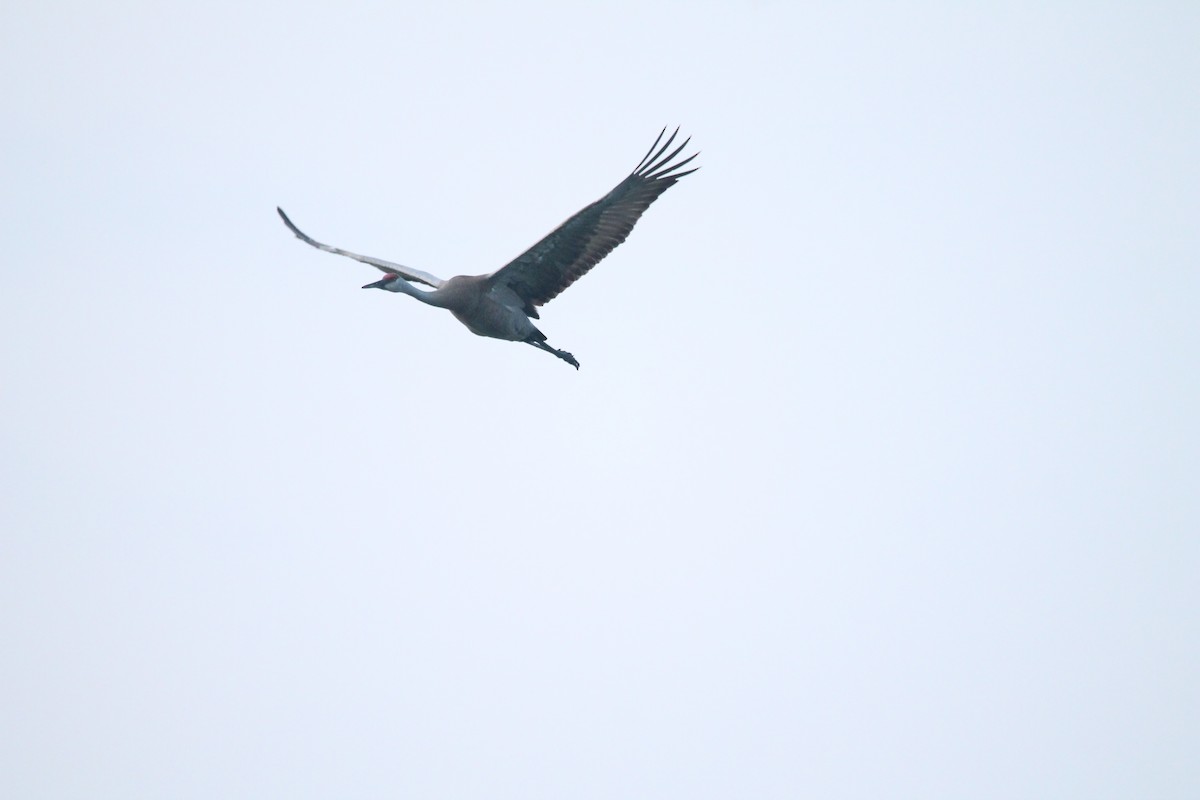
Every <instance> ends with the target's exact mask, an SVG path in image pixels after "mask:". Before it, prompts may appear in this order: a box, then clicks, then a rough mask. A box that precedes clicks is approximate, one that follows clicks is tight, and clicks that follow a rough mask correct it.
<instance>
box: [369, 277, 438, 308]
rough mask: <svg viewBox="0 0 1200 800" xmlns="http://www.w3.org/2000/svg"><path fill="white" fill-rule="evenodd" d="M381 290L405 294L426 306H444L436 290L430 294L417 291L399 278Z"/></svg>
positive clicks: (420, 290) (422, 290) (421, 290)
mask: <svg viewBox="0 0 1200 800" xmlns="http://www.w3.org/2000/svg"><path fill="white" fill-rule="evenodd" d="M383 288H385V289H387V290H388V291H389V292H398V293H400V294H406V295H408V296H409V297H415V298H417V299H418V300H420V301H421V302H422V303H425V304H426V305H431V306H439V307H440V306H443V305H444V303H442V302H441V300H442V298H441V297H440V296H439V295H438V291H437V290H436V289H434V290H433V291H431V292H427V291H425V290H424V289H418V288H417V287H416V286H413V285H412V284H411V283H409V282H408V281H406V280H404V279H403V278H400V277H397V279H396V280H394V281H392V282H391V283H389V284H388V285H387V286H385V287H383Z"/></svg>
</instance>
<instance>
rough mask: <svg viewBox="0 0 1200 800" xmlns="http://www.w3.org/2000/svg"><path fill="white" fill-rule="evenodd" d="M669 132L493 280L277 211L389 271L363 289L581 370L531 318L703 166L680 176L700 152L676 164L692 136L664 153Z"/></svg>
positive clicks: (296, 230) (294, 229) (314, 243)
mask: <svg viewBox="0 0 1200 800" xmlns="http://www.w3.org/2000/svg"><path fill="white" fill-rule="evenodd" d="M666 132H667V129H666V128H663V130H662V132H661V133H659V135H658V138H657V139H655V140H654V144H652V145H651V146H650V150H649V151H647V153H646V156H645V158H643V159H642V160H641V161H640V162H638V165H637V166H636V167H635V168H634V170H633V172H632V173H630V174H629V177H627V178H625V180H623V181H621V182H620V183H618V184H617V185H616V187H615V188H613V190H612V191H611V192H609V193H608V194H606V195H604V197H602V198H600V199H599V200H597V201H596V202H594V203H592V204H591V205H589V206H588V207H586V208H584V209H583V210H582V211H580V212H579V213H577V214H576V215H575V216H573V217H571V218H570V219H568V220H567V221H566V222H564V223H563V224H562V225H559V226H558V227H557V228H555V229H554V230H553V231H552V232H551V233H550V234H549V235H547V236H546V237H545V238H544V239H542V240H541V241H540V242H538V243H537V244H535V245H534V246H533V247H531V248H529V249H528V250H526V251H525V252H524V253H522V254H521V255H519V256H517V257H516V258H515V259H514V260H513V261H512V262H510V263H509V264H507V265H506V266H504V267H501V268H500V269H498V270H496V271H495V272H493V273H491V274H489V275H459V276H457V277H454V278H450V279H449V280H445V281H443V280H442V279H441V278H438V277H435V276H433V275H430V274H429V273H428V272H421V271H420V270H416V269H412V268H410V267H405V266H402V265H400V264H394V263H392V262H391V261H384V260H383V259H380V258H371V257H370V256H361V255H358V254H357V253H351V252H350V251H348V250H341V249H339V248H336V247H330V246H329V245H327V244H321V243H320V242H318V241H316V240H315V239H313V238H311V237H309V236H308V235H307V234H305V233H303V232H302V231H301V230H300V229H299V228H297V227H296V226H295V225H294V224H293V223H292V221H291V220H290V219H288V216H287V214H285V213H283V209H282V208H276V209H275V210H276V211H278V212H279V216H280V217H282V218H283V223H284V224H285V225H287V226H288V228H289V229H290V230H291V231H292V233H294V234H296V236H297V237H298V238H299V239H300V240H301V241H302V242H305V243H307V244H310V245H312V246H313V247H316V248H318V249H320V250H324V251H325V252H327V253H334V254H336V255H339V256H348V257H349V258H353V259H357V260H358V261H361V262H363V263H364V264H370V265H371V266H373V267H376V268H377V269H379V270H381V271H382V272H383V273H384V277H383V278H382V279H380V280H378V281H375V282H374V283H368V284H367V285H366V286H364V287H362V288H364V289H387V290H388V291H389V292H399V293H401V294H407V295H410V296H412V297H415V298H417V299H418V300H420V301H421V302H422V303H427V304H429V305H431V306H437V307H438V308H445V309H448V310H449V311H450V313H451V314H453V315H454V316H455V317H456V318H457V319H458V321H459V322H461V323H462V324H464V325H466V326H467V328H469V329H470V330H471V332H472V333H475V334H478V335H479V336H490V337H492V338H494V339H507V340H509V341H513V342H524V343H525V344H528V345H532V346H534V347H536V348H538V349H539V350H545V351H546V352H547V353H552V354H553V355H556V356H558V357H559V358H561V359H562V360H563V361H566V362H567V363H568V364H570V365H571V366H573V367H575V369H579V362H578V361H576V360H575V357H574V356H573V355H571V354H570V353H568V352H566V351H564V350H558V349H555V348H553V347H551V346H550V345H548V344H546V335H545V334H544V333H542V332H541V331H539V330H538V329H537V328H535V327H534V325H533V323H532V322H530V321H529V320H530V318H533V319H539V316H538V312H537V306H540V305H545V304H546V303H548V302H550V301H551V300H553V299H554V298H555V297H557V296H558V294H559V293H560V292H562V290H563V289H566V288H567V287H568V286H570V285H571V284H572V283H574V282H575V281H577V280H578V279H579V278H581V277H582V276H583V275H584V274H585V273H586V272H587V271H588V270H590V269H591V268H592V267H594V266H596V264H597V263H599V261H600V259H602V258H604V257H605V256H606V255H608V254H609V253H611V252H612V251H613V248H615V247H616V246H617V245H619V244H620V243H621V242H623V241H625V238H626V237H627V236H629V232H630V231H632V230H633V226H634V224H635V223H637V221H638V218H639V217H641V216H642V213H643V212H644V211H645V210H646V209H647V208H649V206H650V204H651V203H653V202H654V201H655V200H657V199H658V196H659V195H661V194H662V193H663V192H665V191H666V190H667V189H669V188H670V187H671V186H673V185H674V184H675V182H676V181H677V180H679V179H680V178H682V177H683V176H684V175H690V174H691V173H693V172H695V171H696V169H698V167H694V168H692V169H689V170H687V171H685V172H679V171H678V170H679V169H680V168H681V167H683V166H685V165H686V164H687V163H688V162H690V161H691V160H692V159H693V158H695V157H696V156H697V155H699V153H696V154H695V155H692V156H689V157H688V158H685V159H684V160H682V161H679V162H676V163H674V164H672V163H671V161H672V159H674V158H675V156H677V155H679V153H680V152H681V151H682V150H683V148H685V147H687V144H688V142H689V141H691V140H690V139H687V140H685V141H684V143H683V144H681V145H679V147H677V148H675V149H674V150H673V151H671V153H670V154H669V155H667V156H663V153H665V152H666V151H667V148H669V147H670V146H671V143H672V142H674V141H675V137H676V136H677V135H678V134H679V129H678V128H676V129H675V132H674V133H672V134H671V136H670V138H668V139H667V141H666V143H665V144H664V145H663V146H662V147H661V148H659V146H658V145H659V142H661V141H662V137H663V135H664V134H666ZM656 148H658V149H657V152H656V150H655V149H656ZM414 283H423V284H425V285H426V286H431V287H433V289H432V291H428V290H425V289H418V288H417V287H416V286H414V285H413V284H414Z"/></svg>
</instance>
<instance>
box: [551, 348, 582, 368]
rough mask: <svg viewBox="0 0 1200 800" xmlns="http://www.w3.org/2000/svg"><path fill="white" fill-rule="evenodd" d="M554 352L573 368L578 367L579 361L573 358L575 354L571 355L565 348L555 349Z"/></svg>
mask: <svg viewBox="0 0 1200 800" xmlns="http://www.w3.org/2000/svg"><path fill="white" fill-rule="evenodd" d="M554 354H555V355H556V356H558V357H559V358H561V359H562V360H563V361H565V362H567V363H568V364H570V365H571V366H572V367H574V368H575V369H579V362H578V361H576V360H575V356H573V355H571V354H570V353H568V352H567V351H566V350H555V351H554Z"/></svg>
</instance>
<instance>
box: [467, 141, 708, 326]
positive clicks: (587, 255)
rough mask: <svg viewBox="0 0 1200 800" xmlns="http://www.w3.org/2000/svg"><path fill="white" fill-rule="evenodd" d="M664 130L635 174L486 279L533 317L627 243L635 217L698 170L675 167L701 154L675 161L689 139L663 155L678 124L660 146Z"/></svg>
mask: <svg viewBox="0 0 1200 800" xmlns="http://www.w3.org/2000/svg"><path fill="white" fill-rule="evenodd" d="M666 132H667V129H666V128H663V129H662V132H661V133H659V135H658V138H657V139H655V140H654V144H652V145H651V146H650V149H649V150H648V151H647V152H646V155H645V157H644V158H643V159H642V160H641V161H639V162H638V165H637V166H636V167H635V168H634V170H633V172H631V173H630V174H629V176H628V177H626V178H625V180H623V181H621V182H620V183H618V184H617V185H616V186H615V187H614V188H613V190H612V191H611V192H609V193H608V194H606V195H605V196H604V197H602V198H600V199H599V200H597V201H596V202H594V203H592V204H591V205H589V206H587V207H586V208H584V209H582V210H581V211H579V212H578V213H577V214H575V215H574V216H573V217H571V218H570V219H568V220H567V221H566V222H564V223H563V224H562V225H559V226H558V227H557V228H555V229H554V230H553V231H551V232H550V233H549V234H548V235H547V236H546V237H545V238H543V239H542V240H541V241H540V242H538V243H537V244H535V245H534V246H533V247H531V248H529V249H528V250H526V251H525V252H524V253H522V254H521V255H519V256H517V257H516V258H515V259H513V261H511V262H510V263H509V264H507V265H505V266H504V267H501V268H500V269H498V270H496V271H495V272H493V273H492V274H491V275H490V276H489V278H490V280H491V281H492V282H493V283H502V284H504V285H506V286H508V287H509V288H511V289H512V290H513V291H515V292H516V293H517V294H518V295H520V296H521V298H522V299H524V300H525V302H526V313H529V314H530V316H534V317H536V315H537V314H536V311H534V309H533V307H534V306H540V305H545V304H546V303H548V302H550V301H551V300H553V299H554V298H555V297H557V296H558V295H559V294H560V293H561V292H562V291H563V290H564V289H566V288H567V287H568V286H570V285H571V284H572V283H574V282H575V281H577V280H579V279H580V278H581V277H583V276H584V275H585V274H587V272H588V271H589V270H590V269H591V268H592V267H594V266H596V264H598V263H600V261H601V259H603V258H604V257H605V256H607V255H608V254H609V253H611V252H612V251H613V250H614V249H615V248H616V247H617V245H619V244H621V242H623V241H625V239H626V238H627V237H628V236H629V234H630V232H631V231H632V230H633V226H634V225H636V224H637V221H638V219H639V218H640V217H641V216H642V214H643V213H645V211H646V209H647V208H649V207H650V204H651V203H653V202H654V201H655V200H657V199H658V197H659V195H661V194H662V193H663V192H665V191H666V190H667V189H670V188H671V187H672V186H674V185H675V182H676V181H678V180H679V179H680V178H682V177H684V176H685V175H691V174H692V173H693V172H695V171H696V170H697V169H699V167H693V168H692V169H689V170H684V171H683V172H680V171H679V170H680V168H682V167H684V166H686V165H687V164H688V163H690V162H691V161H692V159H694V158H695V157H696V156H698V155H700V154H699V153H695V154H693V155H691V156H688V157H687V158H685V159H683V160H682V161H675V162H673V159H674V158H675V157H676V156H678V155H679V154H680V153H681V152H682V151H683V149H684V148H685V147H687V145H688V142H690V141H691V139H690V138H688V139H685V140H684V142H683V144H681V145H679V146H678V147H676V148H675V149H674V150H672V151H671V152H670V154H669V155H665V156H664V155H663V154H664V153H666V152H667V149H668V148H670V146H671V144H672V143H673V142H674V141H675V138H676V136H678V135H679V128H676V129H675V132H674V133H672V134H671V136H670V138H668V139H667V141H666V143H665V144H663V145H662V146H661V147H659V143H660V142H662V138H663V136H664V135H666Z"/></svg>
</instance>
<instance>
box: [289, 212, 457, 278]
mask: <svg viewBox="0 0 1200 800" xmlns="http://www.w3.org/2000/svg"><path fill="white" fill-rule="evenodd" d="M275 210H276V211H278V212H279V218H280V219H282V220H283V224H284V225H287V226H288V230H290V231H291V232H292V233H294V234H296V238H297V239H299V240H300V241H302V242H304V243H305V244H309V245H312V246H313V247H315V248H317V249H318V250H324V251H325V252H326V253H333V254H334V255H337V256H346V257H347V258H353V259H354V260H355V261H361V262H362V263H364V264H370V265H371V266H372V267H375V269H377V270H380V271H381V272H386V273H388V274H395V275H399V276H400V277H401V278H406V279H408V280H410V281H414V282H416V283H423V284H425V285H426V286H432V287H433V288H435V289H436V288H437V287H439V286H441V285H442V284H443V283H445V281H443V280H442V279H441V278H439V277H437V276H436V275H430V274H429V273H428V272H422V271H421V270H419V269H413V268H411V267H406V266H404V265H403V264H396V263H394V262H391V261H384V260H383V259H382V258H372V257H371V256H362V255H359V254H358V253H351V252H350V251H349V250H342V249H340V248H337V247H330V246H329V245H327V244H322V243H321V242H318V241H317V240H316V239H314V238H312V237H311V236H309V235H308V234H307V233H305V232H304V231H302V230H300V229H299V228H297V227H296V224H295V223H294V222H292V221H291V220H290V219H288V215H287V214H285V213H283V209H282V208H280V207H279V206H275Z"/></svg>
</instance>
